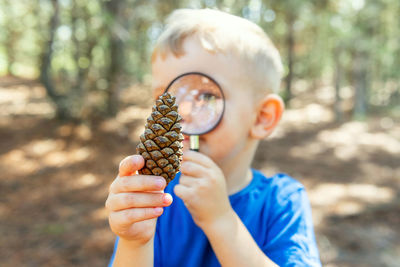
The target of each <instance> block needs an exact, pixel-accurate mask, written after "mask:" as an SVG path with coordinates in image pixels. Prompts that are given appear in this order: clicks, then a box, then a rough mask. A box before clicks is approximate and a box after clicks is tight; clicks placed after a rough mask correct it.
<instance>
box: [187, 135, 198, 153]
mask: <svg viewBox="0 0 400 267" xmlns="http://www.w3.org/2000/svg"><path fill="white" fill-rule="evenodd" d="M189 141H190V146H189V147H190V150H193V151H196V152H199V148H200V143H199V136H198V135H191V136H190V137H189Z"/></svg>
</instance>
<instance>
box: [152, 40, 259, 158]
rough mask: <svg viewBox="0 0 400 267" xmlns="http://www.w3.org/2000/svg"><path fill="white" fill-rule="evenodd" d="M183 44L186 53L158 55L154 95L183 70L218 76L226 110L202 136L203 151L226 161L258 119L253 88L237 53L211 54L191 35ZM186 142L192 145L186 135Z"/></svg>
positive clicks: (211, 156) (183, 71)
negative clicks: (180, 54)
mask: <svg viewBox="0 0 400 267" xmlns="http://www.w3.org/2000/svg"><path fill="white" fill-rule="evenodd" d="M183 47H184V51H185V53H184V55H182V56H180V57H179V58H176V57H175V56H174V55H172V54H170V55H168V56H167V57H166V58H165V60H163V59H161V57H160V56H158V57H157V58H156V60H155V61H154V62H153V65H152V74H153V77H152V78H153V79H152V80H153V95H154V97H157V96H159V95H160V94H162V93H163V92H164V90H165V89H166V87H167V86H168V84H169V83H170V82H171V81H172V80H173V79H174V78H176V77H177V76H179V75H181V74H183V73H187V72H201V73H204V74H207V75H209V76H210V77H212V78H214V80H216V81H217V83H219V85H220V86H221V88H222V90H223V93H224V96H225V113H224V116H223V118H222V120H221V122H220V123H219V125H218V126H217V127H216V128H215V129H214V130H212V131H211V132H209V133H206V134H204V135H201V136H200V152H202V153H204V154H206V155H208V156H209V157H210V158H212V159H213V160H214V161H215V162H216V163H217V164H223V163H224V162H227V161H229V160H231V159H233V158H235V156H236V155H238V153H240V152H241V151H242V149H244V148H245V146H246V144H247V140H248V138H249V130H250V128H251V126H252V125H253V123H254V121H255V120H256V112H255V111H256V108H255V106H254V105H255V101H254V96H253V89H252V88H250V87H249V84H250V83H249V82H247V80H246V76H245V74H244V73H245V72H244V71H243V69H242V68H241V66H240V64H239V62H238V60H236V58H235V57H233V56H230V55H229V54H227V55H223V54H220V53H215V54H211V53H209V52H207V51H205V50H204V49H203V48H202V47H201V46H200V44H199V43H198V41H197V39H195V38H194V37H190V38H187V39H186V40H185V41H184V44H183ZM183 145H184V149H188V147H189V141H188V138H187V137H186V136H185V141H184V144H183Z"/></svg>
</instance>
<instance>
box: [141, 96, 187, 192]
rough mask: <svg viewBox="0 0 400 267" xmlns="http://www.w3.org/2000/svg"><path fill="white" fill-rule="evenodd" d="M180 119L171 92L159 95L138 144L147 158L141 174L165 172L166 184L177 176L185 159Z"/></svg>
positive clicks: (163, 173)
mask: <svg viewBox="0 0 400 267" xmlns="http://www.w3.org/2000/svg"><path fill="white" fill-rule="evenodd" d="M181 120H182V118H181V116H180V115H179V114H178V106H177V105H176V103H175V97H174V96H172V95H170V94H169V93H164V94H163V95H161V96H159V97H158V99H157V100H156V104H155V105H154V106H153V109H152V112H151V115H150V116H149V117H148V118H147V123H146V125H145V130H144V133H143V134H142V135H141V136H140V143H139V144H138V146H137V147H136V150H137V153H139V154H140V155H142V157H143V158H144V160H145V166H144V167H143V168H142V169H141V170H139V174H146V175H158V176H162V177H164V178H165V180H166V181H167V184H168V183H169V182H170V181H172V179H174V177H175V175H176V173H177V172H178V171H179V169H180V162H181V160H182V148H183V145H182V141H183V139H184V138H183V135H182V134H181V129H182V127H181V125H180V123H179V122H180V121H181Z"/></svg>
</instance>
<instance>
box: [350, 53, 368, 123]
mask: <svg viewBox="0 0 400 267" xmlns="http://www.w3.org/2000/svg"><path fill="white" fill-rule="evenodd" d="M355 57H356V58H355V60H354V66H353V71H354V89H355V95H354V110H353V118H354V119H360V120H363V119H365V118H366V114H367V54H366V53H365V52H357V53H356V55H355Z"/></svg>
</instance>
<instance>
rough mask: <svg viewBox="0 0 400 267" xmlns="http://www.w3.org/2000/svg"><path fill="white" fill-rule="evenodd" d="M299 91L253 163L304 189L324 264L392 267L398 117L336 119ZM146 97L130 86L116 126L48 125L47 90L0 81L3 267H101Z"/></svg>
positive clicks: (397, 249)
mask: <svg viewBox="0 0 400 267" xmlns="http://www.w3.org/2000/svg"><path fill="white" fill-rule="evenodd" d="M302 84H303V83H298V85H297V87H296V91H295V94H296V95H298V96H297V97H296V98H295V99H294V100H293V101H292V103H291V106H292V109H289V110H287V111H286V113H285V115H284V117H283V122H282V125H281V126H280V128H279V129H278V130H277V131H276V132H275V133H274V135H273V136H272V137H271V138H270V139H269V140H267V141H264V142H262V143H261V145H260V148H259V150H258V152H257V156H256V160H255V162H254V167H256V168H258V169H261V170H262V171H264V172H265V173H266V174H268V175H272V174H274V173H276V172H286V173H288V174H290V175H292V176H293V177H295V178H297V179H298V180H300V181H301V182H302V183H303V184H304V185H305V186H306V188H307V191H308V194H309V198H310V200H311V204H312V207H313V217H314V223H315V226H316V235H317V241H318V244H319V248H320V252H321V258H322V261H323V262H324V265H325V266H398V262H399V261H400V256H399V255H400V227H399V225H400V198H399V189H400V164H399V162H400V123H399V118H391V117H384V116H383V117H382V116H381V117H372V118H370V119H368V120H367V121H364V122H358V121H349V120H348V119H346V118H348V117H349V113H348V111H349V108H350V107H351V98H352V94H351V90H350V89H349V88H344V89H343V90H342V92H341V94H342V97H343V98H344V100H343V103H342V106H343V109H344V111H345V113H344V117H345V120H344V122H343V123H335V122H334V113H333V111H332V102H333V99H334V96H333V95H332V93H331V92H333V89H332V88H329V87H321V89H319V90H318V91H317V92H316V93H308V92H307V91H306V90H305V89H304V87H303V86H302ZM149 97H150V94H149V93H148V92H147V91H146V89H143V88H140V87H133V88H132V89H131V91H126V92H125V95H124V99H125V100H126V101H127V102H130V103H136V104H137V105H136V106H129V105H125V108H124V110H123V111H121V112H120V113H119V114H118V115H117V116H116V118H115V119H109V120H107V121H105V122H103V123H100V124H96V125H92V127H89V125H86V124H81V125H76V124H72V123H62V122H57V121H54V120H53V119H51V118H52V116H53V115H54V114H53V112H54V110H53V107H52V105H51V104H50V103H49V102H48V101H47V100H46V97H45V94H44V91H43V88H42V87H40V86H39V85H37V84H35V83H28V84H26V83H21V82H20V81H19V80H14V79H11V78H8V79H4V78H3V79H2V80H0V140H1V143H0V171H1V175H0V199H1V201H0V221H1V227H0V235H1V236H2V238H1V239H0V240H1V241H0V258H1V259H2V264H1V266H25V265H27V263H29V264H31V265H30V266H44V265H47V266H65V265H69V266H73V265H85V266H104V265H105V264H106V262H107V260H108V258H109V256H110V253H111V249H112V242H113V240H114V237H113V235H112V233H111V232H110V231H109V229H108V226H107V216H106V213H105V210H104V208H103V207H104V201H105V198H106V196H107V190H108V185H109V183H110V182H111V181H112V180H113V178H114V176H115V173H116V168H117V166H118V162H119V161H120V160H121V159H122V158H123V157H125V156H126V155H129V154H132V153H135V145H136V142H137V140H138V136H139V134H140V133H141V132H142V130H143V121H144V118H145V117H146V116H147V115H148V113H149V103H150V100H149Z"/></svg>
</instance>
